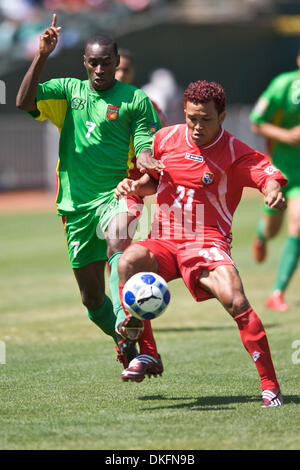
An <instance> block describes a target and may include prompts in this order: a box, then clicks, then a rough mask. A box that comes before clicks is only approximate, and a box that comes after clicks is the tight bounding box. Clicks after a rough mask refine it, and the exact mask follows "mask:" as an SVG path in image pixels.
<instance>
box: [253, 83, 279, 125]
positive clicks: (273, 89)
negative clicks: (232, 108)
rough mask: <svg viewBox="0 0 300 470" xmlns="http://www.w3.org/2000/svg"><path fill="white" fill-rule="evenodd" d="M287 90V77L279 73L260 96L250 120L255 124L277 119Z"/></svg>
mask: <svg viewBox="0 0 300 470" xmlns="http://www.w3.org/2000/svg"><path fill="white" fill-rule="evenodd" d="M285 92H286V86H285V77H284V75H279V77H276V78H274V79H273V80H272V81H271V83H270V85H269V86H268V88H267V89H266V90H265V91H264V92H263V93H262V95H261V96H260V97H259V99H258V101H257V103H256V104H255V106H254V108H253V110H252V112H251V114H250V121H252V122H253V123H255V124H263V123H265V122H274V121H276V114H277V113H278V112H280V111H281V109H282V101H283V98H284V94H285Z"/></svg>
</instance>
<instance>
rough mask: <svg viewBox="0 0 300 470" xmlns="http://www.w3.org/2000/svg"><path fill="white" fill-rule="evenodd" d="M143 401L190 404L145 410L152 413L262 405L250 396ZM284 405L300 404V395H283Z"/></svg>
mask: <svg viewBox="0 0 300 470" xmlns="http://www.w3.org/2000/svg"><path fill="white" fill-rule="evenodd" d="M139 400H142V401H166V402H167V401H169V402H174V401H175V402H176V401H180V402H186V401H188V403H170V404H167V403H166V406H156V407H151V408H145V409H148V410H150V411H152V410H159V409H183V408H185V409H191V410H196V411H197V410H198V411H219V410H233V409H235V407H234V406H230V405H234V404H240V403H253V402H256V403H258V404H260V397H259V395H257V396H250V395H244V396H243V395H239V396H218V397H217V396H213V397H212V396H206V397H198V398H196V397H166V396H164V395H148V396H147V395H146V396H143V397H139ZM283 402H284V404H285V405H286V404H289V403H292V404H297V405H298V404H300V396H299V395H283Z"/></svg>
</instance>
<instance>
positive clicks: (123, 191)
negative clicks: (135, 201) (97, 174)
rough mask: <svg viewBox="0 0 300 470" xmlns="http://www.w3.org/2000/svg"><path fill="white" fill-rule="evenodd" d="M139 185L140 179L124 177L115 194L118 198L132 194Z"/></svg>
mask: <svg viewBox="0 0 300 470" xmlns="http://www.w3.org/2000/svg"><path fill="white" fill-rule="evenodd" d="M138 187H139V182H138V181H134V180H131V179H129V178H124V179H123V180H122V181H121V182H120V183H119V184H118V186H117V187H116V188H115V190H114V196H115V198H116V199H120V198H121V197H124V196H131V195H132V194H136V191H137V189H138Z"/></svg>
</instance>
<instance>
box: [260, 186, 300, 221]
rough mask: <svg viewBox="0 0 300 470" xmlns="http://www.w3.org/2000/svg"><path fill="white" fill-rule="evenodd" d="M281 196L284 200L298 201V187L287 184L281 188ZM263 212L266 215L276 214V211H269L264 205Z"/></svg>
mask: <svg viewBox="0 0 300 470" xmlns="http://www.w3.org/2000/svg"><path fill="white" fill-rule="evenodd" d="M282 194H283V195H284V197H285V198H286V200H289V199H300V185H290V184H289V183H288V184H286V185H285V186H283V188H282ZM264 211H265V213H266V214H278V212H281V211H278V210H277V209H271V208H270V207H269V206H267V205H266V204H264Z"/></svg>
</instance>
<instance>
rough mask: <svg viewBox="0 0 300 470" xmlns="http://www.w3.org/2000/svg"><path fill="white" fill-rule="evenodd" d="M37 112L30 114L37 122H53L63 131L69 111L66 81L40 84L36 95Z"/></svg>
mask: <svg viewBox="0 0 300 470" xmlns="http://www.w3.org/2000/svg"><path fill="white" fill-rule="evenodd" d="M36 103H37V108H38V110H37V111H34V112H31V113H30V114H31V115H32V116H33V117H34V119H36V120H37V121H45V120H47V119H48V120H49V121H51V122H52V123H53V124H54V125H55V126H57V127H58V129H61V128H62V126H63V123H64V120H65V115H66V111H67V106H68V102H67V92H66V79H64V78H58V79H52V80H49V81H48V82H45V83H39V85H38V90H37V95H36Z"/></svg>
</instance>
